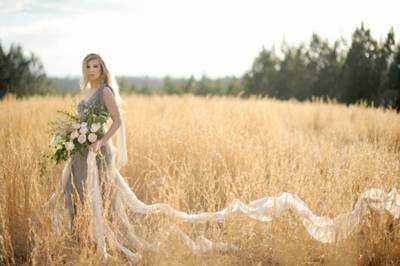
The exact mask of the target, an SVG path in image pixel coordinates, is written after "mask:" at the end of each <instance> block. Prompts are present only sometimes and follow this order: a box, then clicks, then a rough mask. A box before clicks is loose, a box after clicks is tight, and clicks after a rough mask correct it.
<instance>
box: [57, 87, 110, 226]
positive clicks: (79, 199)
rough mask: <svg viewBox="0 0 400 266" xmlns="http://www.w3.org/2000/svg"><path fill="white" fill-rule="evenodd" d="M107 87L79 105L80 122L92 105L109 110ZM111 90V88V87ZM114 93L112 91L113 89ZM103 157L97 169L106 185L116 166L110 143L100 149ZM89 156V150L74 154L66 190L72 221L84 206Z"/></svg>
mask: <svg viewBox="0 0 400 266" xmlns="http://www.w3.org/2000/svg"><path fill="white" fill-rule="evenodd" d="M104 88H105V86H102V87H99V88H98V89H97V91H96V92H95V93H94V94H93V95H92V96H91V97H90V98H89V99H87V100H86V101H85V100H82V101H80V102H79V104H78V113H79V116H80V122H85V121H86V117H85V115H84V109H85V108H86V107H88V106H90V105H97V106H102V107H104V108H105V110H107V108H106V107H105V104H104V101H103V91H104ZM109 88H110V89H111V87H109ZM111 91H112V89H111ZM104 134H105V132H104V130H102V131H101V132H100V134H99V139H100V138H101V137H102V136H103V135H104ZM100 153H101V155H102V156H101V157H100V158H98V159H97V167H98V172H99V179H100V180H99V181H100V185H101V186H102V184H104V182H103V181H105V180H106V179H107V175H111V174H112V171H111V169H113V168H112V166H113V164H114V158H115V156H114V154H113V150H112V148H111V144H110V142H109V141H107V143H105V144H104V145H103V146H102V147H101V148H100ZM87 155H88V150H87V149H86V150H84V151H83V152H82V154H80V153H77V154H74V155H73V156H72V157H71V159H72V164H71V174H70V176H69V177H68V179H67V183H66V186H65V188H64V194H65V200H66V208H67V211H68V214H69V216H70V218H71V221H73V220H74V217H75V215H76V205H77V204H78V203H80V204H83V203H84V201H85V196H84V189H85V181H86V177H87Z"/></svg>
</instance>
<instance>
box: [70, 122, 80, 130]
mask: <svg viewBox="0 0 400 266" xmlns="http://www.w3.org/2000/svg"><path fill="white" fill-rule="evenodd" d="M80 127H81V124H79V123H73V124H72V128H73V129H78V128H80Z"/></svg>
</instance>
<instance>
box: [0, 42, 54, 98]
mask: <svg viewBox="0 0 400 266" xmlns="http://www.w3.org/2000/svg"><path fill="white" fill-rule="evenodd" d="M52 92H53V91H52V90H51V89H50V82H49V81H48V79H47V77H46V74H45V71H44V68H43V65H42V63H41V62H40V60H39V58H38V57H36V56H35V55H34V54H33V53H30V55H29V56H25V55H24V53H23V51H22V48H21V46H19V45H17V46H15V45H11V46H10V48H9V50H8V52H6V51H5V50H4V49H3V47H2V45H1V43H0V99H1V98H2V97H4V95H5V94H6V93H13V94H15V95H16V96H17V97H22V96H30V95H35V94H41V95H43V94H48V93H52Z"/></svg>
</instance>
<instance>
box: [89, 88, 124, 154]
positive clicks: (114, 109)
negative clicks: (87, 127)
mask: <svg viewBox="0 0 400 266" xmlns="http://www.w3.org/2000/svg"><path fill="white" fill-rule="evenodd" d="M103 92H104V93H103V95H101V96H100V97H103V101H104V105H105V106H106V108H107V111H108V112H109V113H110V114H111V119H112V121H113V122H112V125H111V127H110V129H109V130H108V131H107V133H106V134H105V135H104V136H103V137H102V138H101V139H99V140H97V141H96V142H94V143H92V144H91V145H90V146H89V150H91V151H93V152H97V151H98V150H99V149H100V147H101V146H103V145H104V144H105V143H106V142H107V141H108V140H109V139H110V138H111V137H112V136H113V135H114V133H115V131H117V129H118V128H119V127H120V126H121V115H120V111H119V108H118V105H117V102H116V101H115V99H114V95H113V93H112V91H111V89H110V88H108V87H105V88H104V91H103Z"/></svg>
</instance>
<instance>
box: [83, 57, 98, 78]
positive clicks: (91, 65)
mask: <svg viewBox="0 0 400 266" xmlns="http://www.w3.org/2000/svg"><path fill="white" fill-rule="evenodd" d="M86 69H87V75H88V80H89V81H96V80H98V79H99V78H100V75H101V65H100V62H99V60H97V59H92V60H89V61H88V62H87V66H86Z"/></svg>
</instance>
